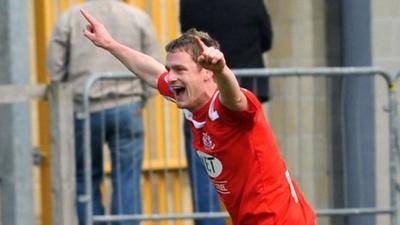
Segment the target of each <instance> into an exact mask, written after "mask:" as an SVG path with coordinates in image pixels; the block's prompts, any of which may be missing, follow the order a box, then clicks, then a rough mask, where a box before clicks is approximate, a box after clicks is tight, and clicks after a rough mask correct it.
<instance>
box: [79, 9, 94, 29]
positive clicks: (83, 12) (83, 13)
mask: <svg viewBox="0 0 400 225" xmlns="http://www.w3.org/2000/svg"><path fill="white" fill-rule="evenodd" d="M80 11H81V14H82V16H83V17H85V19H86V20H87V21H88V22H89V23H90V24H92V25H93V24H95V23H96V20H95V19H94V18H93V16H92V15H90V14H89V13H88V12H86V11H85V10H84V9H80Z"/></svg>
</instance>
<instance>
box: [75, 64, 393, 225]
mask: <svg viewBox="0 0 400 225" xmlns="http://www.w3.org/2000/svg"><path fill="white" fill-rule="evenodd" d="M234 73H235V74H236V75H237V76H238V77H269V78H271V79H275V78H283V79H285V78H306V77H310V78H327V77H352V78H356V77H357V78H358V77H375V76H380V77H382V78H383V80H384V82H385V86H386V89H387V99H388V101H387V106H386V112H387V115H388V118H387V121H388V124H387V125H388V126H387V128H388V134H389V137H387V142H388V143H389V148H388V149H387V150H388V152H387V154H388V155H389V160H390V161H389V164H388V174H387V175H388V177H387V181H388V183H387V184H384V185H387V186H389V193H388V196H386V197H385V199H389V200H388V201H389V202H388V203H387V205H385V206H383V207H381V206H379V207H378V206H376V207H364V206H362V205H360V206H359V207H342V208H320V207H316V211H317V214H318V216H319V217H326V216H349V215H378V214H385V215H389V217H390V224H391V225H396V224H398V211H399V204H398V198H399V192H400V190H399V178H398V167H399V165H400V160H399V159H400V148H399V140H398V135H399V133H398V131H399V127H398V126H399V118H398V109H397V107H398V103H397V98H396V90H395V86H396V85H395V82H396V80H397V78H398V77H400V72H399V73H398V74H397V76H396V75H391V74H389V73H387V72H386V71H385V70H383V69H381V68H377V67H348V68H293V69H284V68H283V69H235V70H234ZM113 79H132V75H128V74H98V75H95V76H92V77H91V79H90V80H89V81H88V82H87V83H86V87H85V95H84V96H85V97H84V112H83V114H82V116H83V118H84V119H85V133H84V134H85V142H84V145H85V182H86V184H87V185H86V189H85V192H86V194H85V197H84V198H83V199H84V201H85V202H86V214H87V218H88V220H87V224H93V222H106V221H128V220H130V221H134V220H140V221H160V220H178V221H181V220H183V219H204V218H227V217H228V214H227V213H226V212H209V213H204V212H201V213H200V212H192V211H184V210H182V209H181V210H180V211H174V210H169V211H166V212H162V213H157V212H151V213H149V214H140V215H109V214H108V215H93V214H92V207H93V206H92V205H91V199H90V197H89V196H91V194H92V193H91V192H92V190H91V188H92V187H91V181H90V177H91V176H90V174H91V168H90V166H89V165H91V161H90V158H91V157H90V148H91V146H90V139H89V138H90V120H89V119H88V118H90V117H89V114H90V98H89V93H90V89H91V87H92V86H93V84H94V83H95V82H97V81H99V80H113ZM299 86H301V84H300V85H299ZM304 90H306V89H304V88H303V90H300V91H299V93H298V94H300V95H301V94H302V93H301V91H304ZM286 97H287V96H286ZM286 97H285V98H286ZM298 97H300V96H298ZM286 100H287V99H286ZM325 100H326V99H325ZM274 101H275V100H272V102H271V103H269V105H268V108H270V110H271V111H273V108H274ZM285 104H287V103H285ZM301 108H304V106H301ZM297 110H298V111H299V109H297ZM297 117H299V115H297ZM298 119H301V118H300V117H299V118H298ZM178 127H180V126H178ZM302 129H304V127H301V126H300V128H298V130H299V131H300V132H301V131H302ZM326 129H328V127H326ZM300 132H299V133H300ZM282 136H285V135H282ZM298 136H300V137H296V138H297V139H298V140H300V139H301V138H304V137H302V134H298ZM303 136H304V135H303ZM278 139H279V138H278ZM280 141H281V140H280ZM300 141H301V140H300ZM300 141H298V142H300ZM280 144H282V143H280ZM282 146H284V147H287V148H290V147H288V144H282ZM287 148H285V149H283V150H282V151H288V150H287ZM328 148H329V147H328ZM300 150H302V149H300ZM314 150H315V149H314ZM317 150H318V149H317ZM380 152H381V151H380ZM284 155H285V154H284ZM289 156H290V154H288V155H285V157H289ZM295 156H298V155H295ZM289 158H290V157H289ZM179 160H180V159H179ZM315 160H319V159H315ZM298 161H300V160H298ZM292 162H295V160H293V161H292ZM289 164H290V163H289ZM384 165H385V164H384ZM179 168H184V166H180V167H179ZM289 168H290V166H289ZM149 170H152V168H151V167H150V168H149ZM324 170H327V169H326V168H325V167H324ZM308 172H310V171H308ZM164 173H168V171H164ZM297 173H298V174H299V177H301V176H302V175H301V173H302V172H301V171H298V172H297ZM181 175H182V173H179V178H178V179H181ZM295 177H296V176H295ZM313 179H316V178H313ZM324 179H325V180H324ZM324 179H322V180H324V181H322V182H320V181H318V182H320V183H323V184H322V186H323V185H329V184H328V183H329V182H328V181H326V179H330V178H329V177H326V178H324ZM318 182H314V183H315V185H316V186H318V185H320V184H318ZM299 183H300V186H302V183H301V182H299ZM305 186H307V185H305ZM147 188H151V187H147ZM314 188H315V187H314ZM302 189H303V188H302ZM304 189H305V191H306V196H307V193H308V192H309V191H307V188H304ZM311 189H312V188H311ZM319 192H321V191H319ZM323 192H329V190H323ZM313 195H315V196H317V194H313ZM329 195H330V194H329V193H324V196H329ZM315 198H321V197H318V196H317V197H315ZM179 201H183V200H182V199H180V200H179ZM188 201H189V200H188ZM311 202H312V203H313V201H311ZM326 202H328V200H326ZM172 204H174V203H172ZM172 208H174V207H172ZM189 209H190V207H189ZM190 210H191V209H190ZM326 223H329V222H326Z"/></svg>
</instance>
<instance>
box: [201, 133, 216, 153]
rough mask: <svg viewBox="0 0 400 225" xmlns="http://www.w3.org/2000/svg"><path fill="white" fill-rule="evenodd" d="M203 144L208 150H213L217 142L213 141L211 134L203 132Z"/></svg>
mask: <svg viewBox="0 0 400 225" xmlns="http://www.w3.org/2000/svg"><path fill="white" fill-rule="evenodd" d="M203 145H204V148H205V149H206V150H212V149H214V147H215V144H214V143H213V142H212V140H211V137H210V135H208V134H207V132H203Z"/></svg>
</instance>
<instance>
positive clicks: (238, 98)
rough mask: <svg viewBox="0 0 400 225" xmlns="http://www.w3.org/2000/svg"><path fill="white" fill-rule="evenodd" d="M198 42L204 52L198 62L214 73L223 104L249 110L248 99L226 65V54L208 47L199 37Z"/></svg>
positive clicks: (234, 108) (236, 108)
mask: <svg viewBox="0 0 400 225" xmlns="http://www.w3.org/2000/svg"><path fill="white" fill-rule="evenodd" d="M196 41H197V44H198V45H199V47H200V48H201V50H202V53H201V55H200V56H199V58H198V59H197V61H198V63H199V64H200V65H201V66H203V67H204V68H205V69H208V70H211V71H213V72H214V76H215V80H216V82H217V86H218V89H219V91H220V101H221V103H222V104H223V105H224V106H226V107H227V108H229V109H231V110H236V111H243V110H245V109H247V107H248V102H247V98H246V96H245V95H244V94H243V92H242V91H241V90H240V86H239V83H238V81H237V79H236V77H235V74H233V72H232V70H231V69H230V68H229V67H228V66H227V65H226V61H225V57H224V54H223V53H222V52H221V51H220V50H218V49H216V48H214V47H208V46H206V45H205V44H204V43H203V42H202V41H201V40H200V38H198V37H196Z"/></svg>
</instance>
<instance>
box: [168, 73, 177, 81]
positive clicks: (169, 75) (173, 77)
mask: <svg viewBox="0 0 400 225" xmlns="http://www.w3.org/2000/svg"><path fill="white" fill-rule="evenodd" d="M176 80H177V77H176V74H175V73H174V72H172V71H169V72H168V75H167V81H168V82H174V81H176Z"/></svg>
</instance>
